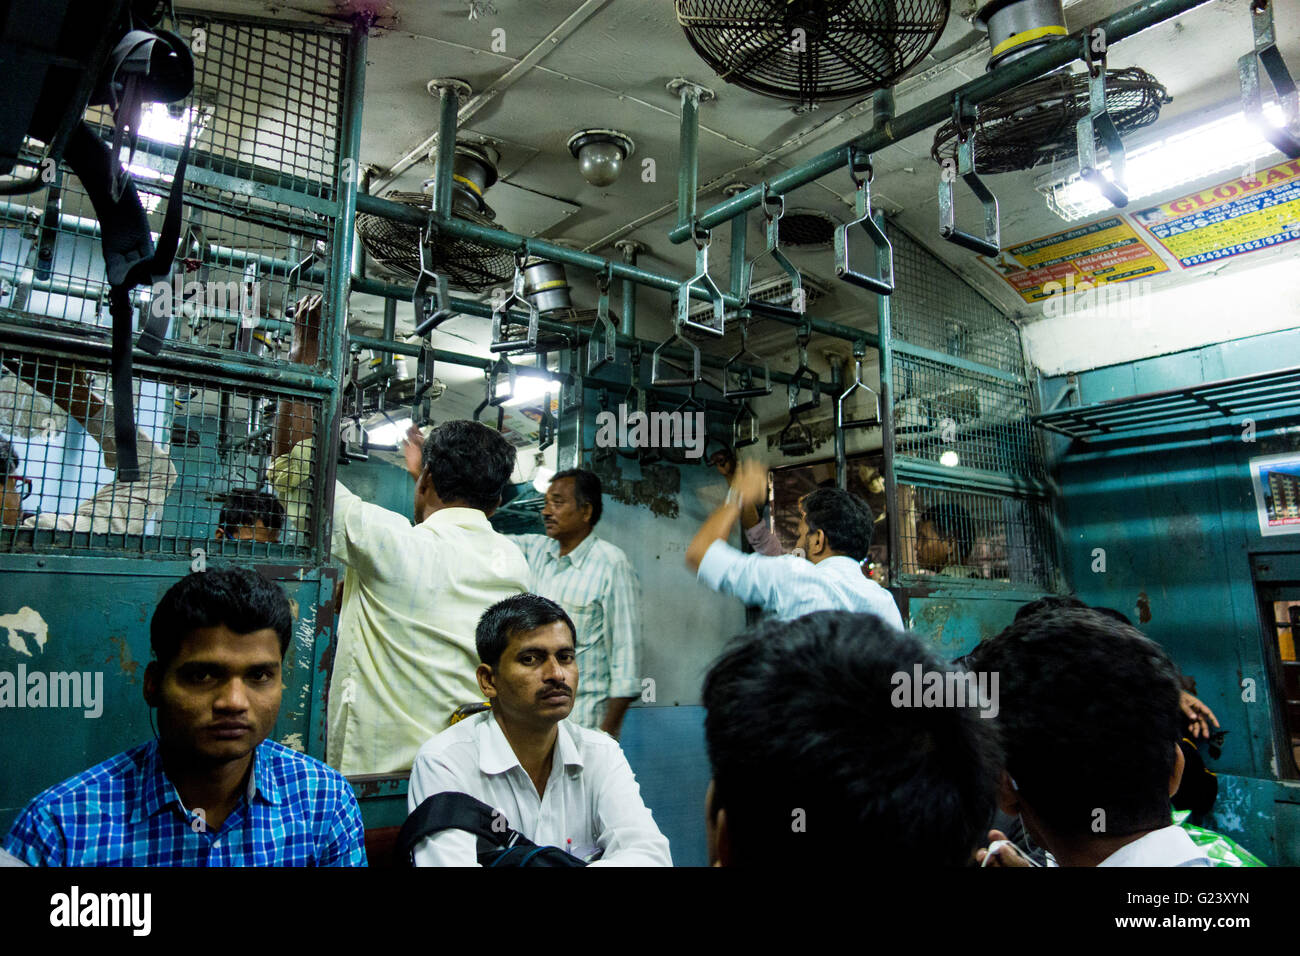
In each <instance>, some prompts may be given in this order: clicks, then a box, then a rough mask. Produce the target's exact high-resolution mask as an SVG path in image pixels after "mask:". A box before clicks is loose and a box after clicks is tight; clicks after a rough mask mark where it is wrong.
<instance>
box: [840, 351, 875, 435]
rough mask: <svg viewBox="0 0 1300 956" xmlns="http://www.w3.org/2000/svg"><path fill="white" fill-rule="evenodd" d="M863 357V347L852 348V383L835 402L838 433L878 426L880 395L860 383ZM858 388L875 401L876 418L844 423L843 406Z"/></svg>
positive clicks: (863, 383) (862, 382) (864, 353)
mask: <svg viewBox="0 0 1300 956" xmlns="http://www.w3.org/2000/svg"><path fill="white" fill-rule="evenodd" d="M865 355H866V347H865V346H861V345H857V344H855V345H854V346H853V382H852V384H850V385H849V387H848V388H846V389H845V390H844V394H843V395H841V396H840V397H839V398H837V399H836V400H835V427H836V428H838V429H840V431H847V430H848V429H850V428H871V427H872V426H874V425H879V424H880V393H879V392H877V391H876V390H875V389H874V388H872V387H871V386H870V385H868V384H867V383H866V382H864V381H862V359H863V357H864V356H865ZM860 388H861V389H865V390H866V391H868V392H870V393H871V396H872V398H874V399H875V400H876V417H875V418H859V419H854V420H852V421H847V422H846V421H845V420H844V407H845V404H846V403H847V400H848V397H849V396H850V395H852V394H853V393H854V392H856V391H857V390H858V389H860Z"/></svg>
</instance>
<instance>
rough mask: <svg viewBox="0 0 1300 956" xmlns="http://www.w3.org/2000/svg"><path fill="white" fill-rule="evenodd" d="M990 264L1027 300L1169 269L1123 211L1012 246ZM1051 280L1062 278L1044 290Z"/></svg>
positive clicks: (1031, 300)
mask: <svg viewBox="0 0 1300 956" xmlns="http://www.w3.org/2000/svg"><path fill="white" fill-rule="evenodd" d="M985 261H986V262H987V261H988V260H985ZM989 265H990V266H991V267H992V268H993V269H995V270H997V272H998V274H999V275H1001V276H1002V278H1003V279H1005V280H1006V281H1007V283H1008V284H1009V285H1010V286H1011V288H1013V289H1015V290H1016V292H1017V293H1019V295H1020V297H1021V298H1022V299H1024V300H1025V301H1026V302H1038V301H1041V300H1043V299H1046V298H1050V297H1051V296H1052V295H1053V294H1059V293H1060V292H1061V290H1062V289H1063V288H1070V289H1074V288H1076V287H1078V286H1079V285H1080V284H1081V283H1084V282H1087V283H1090V284H1091V285H1093V286H1100V285H1108V284H1110V283H1113V282H1126V281H1128V280H1129V279H1136V278H1139V277H1141V276H1152V275H1155V274H1156V273H1158V272H1168V271H1169V267H1168V266H1166V265H1165V264H1164V262H1163V261H1161V259H1160V256H1159V255H1157V254H1156V252H1155V250H1154V249H1152V248H1151V247H1150V246H1149V245H1147V243H1146V242H1145V241H1144V240H1143V239H1142V238H1141V237H1140V236H1139V235H1138V234H1137V231H1136V230H1134V229H1133V227H1132V226H1130V225H1129V224H1128V223H1127V222H1126V221H1125V220H1124V218H1123V217H1122V216H1111V217H1109V218H1107V219H1099V220H1097V221H1096V222H1090V223H1088V224H1086V225H1083V226H1076V227H1075V228H1073V229H1066V230H1065V231H1063V232H1058V233H1053V234H1052V235H1050V236H1044V237H1043V238H1041V239H1034V240H1033V241H1031V242H1024V243H1020V244H1019V245H1015V246H1008V247H1007V248H1006V249H1005V250H1003V252H1002V255H1000V256H998V261H997V262H990V263H989ZM1048 283H1056V284H1055V285H1053V286H1052V287H1051V288H1048V289H1047V290H1046V291H1044V288H1043V287H1044V286H1046V285H1047V284H1048Z"/></svg>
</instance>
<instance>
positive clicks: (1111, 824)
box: [972, 608, 1182, 837]
mask: <svg viewBox="0 0 1300 956" xmlns="http://www.w3.org/2000/svg"><path fill="white" fill-rule="evenodd" d="M972 657H973V661H974V664H975V667H976V669H977V670H980V671H989V672H997V673H998V674H999V691H1000V692H999V712H998V716H997V718H996V719H997V722H998V728H999V730H1000V732H1001V735H1002V741H1003V745H1004V747H1005V748H1006V758H1007V772H1008V773H1010V775H1011V777H1012V779H1014V780H1015V781H1016V786H1017V787H1018V789H1019V792H1020V794H1021V795H1022V796H1023V797H1024V799H1025V801H1026V802H1027V803H1028V804H1029V805H1030V806H1031V807H1033V809H1034V811H1035V813H1037V814H1038V815H1039V816H1040V817H1041V818H1042V819H1043V821H1044V823H1045V824H1046V825H1047V826H1048V827H1050V828H1051V829H1052V830H1053V831H1054V832H1055V833H1058V834H1060V835H1061V836H1071V837H1087V836H1089V835H1091V834H1092V833H1094V832H1095V831H1094V826H1095V824H1096V822H1097V821H1098V820H1099V819H1100V818H1099V817H1098V816H1097V815H1096V811H1097V810H1104V811H1105V814H1106V816H1105V833H1106V834H1107V835H1109V836H1124V835H1127V834H1130V833H1137V832H1140V831H1142V830H1149V829H1153V828H1157V827H1164V826H1168V825H1169V812H1170V809H1169V777H1170V775H1171V774H1172V773H1173V770H1174V746H1175V744H1177V742H1178V737H1179V734H1180V733H1181V730H1182V727H1181V723H1180V718H1179V713H1178V680H1177V677H1176V676H1175V674H1176V672H1175V670H1174V666H1173V664H1172V663H1171V662H1170V660H1169V658H1168V657H1167V656H1166V655H1165V652H1164V651H1163V650H1161V649H1160V646H1159V645H1158V644H1156V643H1155V642H1153V641H1150V640H1148V639H1147V638H1145V637H1143V636H1142V634H1141V633H1140V632H1139V631H1138V630H1137V629H1136V628H1133V627H1129V626H1128V625H1126V624H1121V623H1120V622H1119V621H1116V620H1113V619H1112V618H1109V617H1106V616H1105V615H1102V614H1098V613H1097V612H1096V611H1093V610H1090V609H1075V608H1062V609H1059V610H1056V611H1053V612H1051V613H1049V614H1035V615H1031V616H1028V617H1025V618H1023V619H1021V620H1019V621H1017V622H1015V623H1014V624H1012V625H1011V626H1010V627H1008V628H1007V629H1006V630H1004V631H1003V632H1002V633H1001V634H999V635H998V636H997V637H994V638H993V639H991V640H989V641H986V642H985V643H983V644H981V645H980V646H979V647H978V648H977V649H976V650H975V653H974V654H973V655H972Z"/></svg>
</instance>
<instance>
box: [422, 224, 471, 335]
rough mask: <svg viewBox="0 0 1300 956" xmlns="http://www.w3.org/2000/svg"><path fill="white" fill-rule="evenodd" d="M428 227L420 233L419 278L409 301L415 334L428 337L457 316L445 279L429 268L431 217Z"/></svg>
mask: <svg viewBox="0 0 1300 956" xmlns="http://www.w3.org/2000/svg"><path fill="white" fill-rule="evenodd" d="M429 219H430V225H429V226H428V227H427V228H425V229H422V230H421V231H420V276H419V278H417V279H416V280H415V295H413V296H412V297H411V301H412V303H413V304H414V306H415V334H416V335H428V334H429V333H430V332H432V331H433V330H434V329H436V328H437V327H438V326H440V325H441V324H442V323H443V322H446V321H447V320H448V319H450V318H451V317H452V316H454V315H458V314H459V313H458V312H456V311H455V310H454V309H452V307H451V293H450V292H449V291H448V289H447V277H446V276H445V275H441V274H440V273H436V272H434V271H433V270H432V269H430V268H429V259H428V253H429V248H428V247H429V239H430V238H431V237H432V235H433V224H432V220H433V216H432V214H430V217H429Z"/></svg>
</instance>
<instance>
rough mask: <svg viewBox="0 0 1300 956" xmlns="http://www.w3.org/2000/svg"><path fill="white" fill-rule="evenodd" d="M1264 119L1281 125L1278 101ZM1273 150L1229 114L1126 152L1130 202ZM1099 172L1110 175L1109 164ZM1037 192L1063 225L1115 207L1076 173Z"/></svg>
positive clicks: (1236, 166) (1247, 125)
mask: <svg viewBox="0 0 1300 956" xmlns="http://www.w3.org/2000/svg"><path fill="white" fill-rule="evenodd" d="M1264 116H1265V118H1266V119H1267V120H1268V121H1269V122H1270V123H1273V124H1274V125H1275V126H1281V125H1282V124H1283V122H1284V120H1283V118H1282V110H1281V108H1280V107H1279V106H1278V105H1277V104H1276V103H1270V104H1268V105H1266V106H1265V107H1264ZM1272 152H1274V149H1273V146H1272V144H1271V143H1269V142H1268V141H1267V140H1266V139H1264V137H1263V136H1262V135H1261V134H1260V132H1259V128H1258V127H1257V126H1256V125H1255V124H1254V123H1252V122H1250V121H1249V120H1247V119H1246V117H1245V116H1244V115H1242V114H1241V113H1240V112H1234V113H1230V114H1228V115H1226V116H1222V117H1220V118H1219V119H1215V120H1212V121H1210V122H1208V123H1202V124H1201V125H1199V126H1195V127H1193V128H1191V129H1188V130H1185V131H1183V132H1180V133H1174V134H1171V135H1168V136H1165V137H1163V138H1161V139H1157V140H1153V141H1151V142H1148V143H1146V144H1144V145H1142V146H1139V147H1137V148H1136V149H1133V150H1128V151H1126V157H1125V165H1126V169H1125V175H1126V178H1127V182H1126V186H1127V187H1128V196H1129V200H1130V201H1132V200H1138V199H1142V198H1144V197H1146V196H1152V195H1155V194H1156V193H1161V192H1166V191H1168V190H1170V189H1173V188H1174V187H1176V186H1181V185H1183V184H1184V183H1189V182H1193V181H1195V180H1198V179H1203V178H1205V177H1206V176H1210V175H1213V174H1214V173H1218V172H1222V171H1223V170H1227V169H1232V170H1241V169H1242V168H1244V167H1247V166H1249V165H1250V164H1253V163H1254V162H1255V161H1256V160H1259V159H1263V158H1264V157H1266V156H1268V155H1269V154H1270V153H1272ZM1101 168H1102V169H1103V170H1104V171H1106V172H1107V173H1109V171H1110V163H1103V164H1102V166H1101ZM1036 188H1037V189H1038V191H1039V192H1041V193H1042V194H1043V195H1044V196H1045V197H1046V198H1047V205H1048V206H1049V207H1050V208H1051V210H1052V211H1053V212H1054V213H1056V214H1057V215H1058V216H1060V217H1061V218H1062V219H1064V220H1065V221H1066V222H1074V221H1075V220H1077V219H1083V218H1084V217H1086V216H1094V215H1097V214H1099V213H1102V212H1106V211H1107V210H1110V209H1113V208H1114V207H1113V206H1112V205H1111V204H1110V202H1109V201H1108V200H1107V199H1106V198H1105V197H1104V196H1102V194H1101V192H1100V191H1099V190H1098V189H1097V187H1096V186H1094V185H1093V184H1092V183H1090V182H1088V181H1087V180H1085V179H1080V178H1079V174H1078V172H1077V171H1076V172H1074V173H1072V174H1071V175H1069V176H1068V177H1066V178H1064V179H1062V178H1059V177H1058V178H1056V179H1054V180H1047V181H1040V182H1039V183H1038V184H1037V187H1036Z"/></svg>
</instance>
